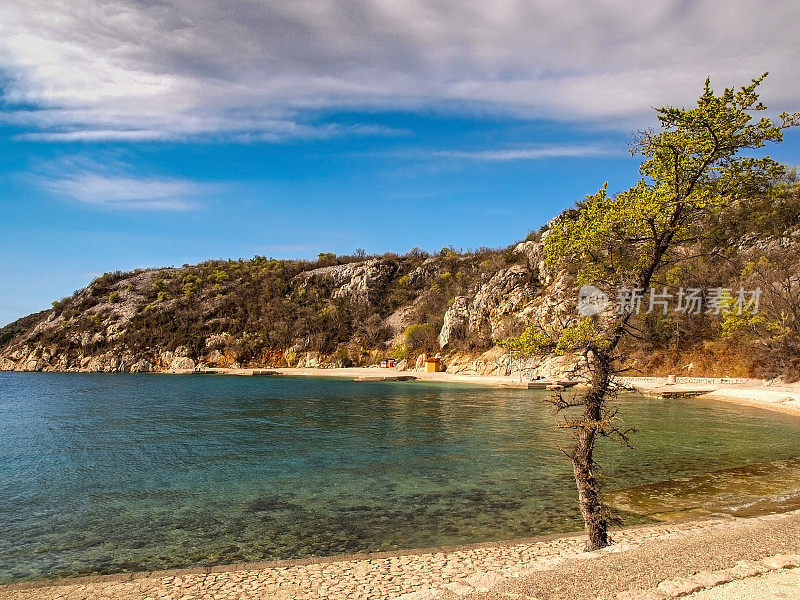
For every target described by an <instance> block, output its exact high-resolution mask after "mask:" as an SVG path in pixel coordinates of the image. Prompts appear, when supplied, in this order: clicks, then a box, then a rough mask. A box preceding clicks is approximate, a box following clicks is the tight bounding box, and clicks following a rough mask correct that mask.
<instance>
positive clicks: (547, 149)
mask: <svg viewBox="0 0 800 600" xmlns="http://www.w3.org/2000/svg"><path fill="white" fill-rule="evenodd" d="M433 154H434V155H435V156H439V157H442V158H457V159H467V160H477V161H486V162H506V161H512V160H545V159H548V158H582V157H593V156H596V157H601V156H609V155H611V154H616V152H614V151H612V150H608V149H606V148H603V147H602V146H598V145H596V144H588V145H574V146H567V145H541V146H534V147H526V148H506V149H500V150H476V151H456V150H452V151H451V150H445V151H441V152H435V153H433Z"/></svg>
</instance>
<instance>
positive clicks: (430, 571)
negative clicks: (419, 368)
mask: <svg viewBox="0 0 800 600" xmlns="http://www.w3.org/2000/svg"><path fill="white" fill-rule="evenodd" d="M781 521H785V522H786V523H785V524H787V525H788V524H789V523H790V522H791V524H792V526H796V527H797V528H798V530H800V511H796V512H793V513H785V514H779V515H768V516H764V517H756V518H751V519H735V518H722V517H720V518H712V519H706V520H702V521H693V522H686V523H679V524H669V525H663V524H662V525H653V526H646V527H639V528H635V529H627V530H621V531H618V532H616V534H615V535H614V540H615V543H614V544H613V545H612V546H610V547H609V548H606V549H604V550H602V551H598V552H584V551H583V544H584V539H583V536H581V535H569V536H563V537H557V538H550V539H540V540H527V541H517V542H509V543H493V544H483V545H476V546H468V547H460V548H452V549H441V550H433V551H424V550H422V551H414V552H408V553H396V554H386V555H371V556H363V557H350V558H346V559H323V560H319V561H314V562H308V561H305V562H295V563H291V564H287V563H272V564H270V563H265V564H263V565H243V566H239V567H216V568H211V569H194V570H185V571H172V572H161V573H136V574H126V575H116V576H107V577H93V578H87V579H83V580H73V581H69V580H66V581H60V582H56V583H45V584H42V583H32V584H17V585H12V586H5V587H0V598H3V600H84V599H85V600H89V599H91V600H95V599H112V598H113V599H114V600H240V599H241V600H245V599H247V600H251V599H275V600H284V599H285V600H288V599H293V600H294V599H298V600H299V599H308V600H312V599H330V600H357V599H358V600H360V599H365V600H366V599H369V600H388V599H402V600H433V599H438V598H441V599H445V600H446V599H448V598H506V597H507V598H542V597H544V596H541V592H539V593H537V595H528V594H526V593H525V592H524V589H525V583H526V581H527V580H535V578H536V576H537V574H546V573H548V572H551V571H554V570H558V569H568V570H570V571H575V570H576V569H581V568H582V567H583V566H584V565H585V566H587V567H588V565H589V564H590V563H592V562H593V561H598V560H602V559H604V558H607V557H610V556H614V555H620V556H622V555H624V554H626V553H630V552H632V551H634V550H639V551H641V550H643V549H644V550H647V548H648V546H651V545H655V544H659V543H660V544H663V543H666V542H669V541H672V542H674V541H676V540H677V541H681V542H682V541H683V540H687V541H689V540H691V539H692V538H695V537H698V536H709V535H710V536H713V535H715V533H717V534H723V533H724V534H726V535H731V532H733V533H734V534H735V533H736V531H737V530H741V532H742V534H747V535H752V534H753V533H754V532H756V533H757V529H758V528H759V527H763V526H773V527H774V526H783V525H782V523H781ZM769 550H770V549H769V548H767V547H765V548H764V553H765V556H764V557H763V559H762V560H761V562H753V561H751V562H749V563H742V562H741V561H739V564H731V565H730V567H729V568H728V569H723V570H720V569H717V570H716V571H704V572H702V573H701V574H700V576H699V578H698V577H697V576H695V577H694V578H692V577H688V578H687V577H678V578H671V579H670V578H665V579H664V580H663V581H660V582H659V583H658V585H656V586H654V587H653V589H640V590H632V591H630V590H629V591H625V590H620V591H619V593H618V594H615V596H616V597H617V598H619V600H645V599H647V598H674V597H681V596H684V595H686V594H690V593H693V592H697V591H698V590H702V589H705V588H708V587H713V586H714V585H720V584H722V583H725V582H727V581H733V580H735V579H742V578H744V577H750V576H753V575H756V574H761V573H766V572H769V571H773V570H776V569H781V568H784V567H791V566H800V554H794V555H790V554H779V555H774V554H769ZM797 551H798V552H800V547H798V548H797ZM770 561H771V562H770ZM514 584H516V585H514ZM515 587H516V588H517V589H518V590H520V591H512V590H513V588H515ZM551 591H552V590H551ZM546 597H554V598H555V597H561V596H558V595H548V596H546ZM564 597H565V598H568V597H570V596H564ZM587 597H595V596H587ZM598 597H599V596H598ZM611 597H614V596H611Z"/></svg>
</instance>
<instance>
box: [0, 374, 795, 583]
mask: <svg viewBox="0 0 800 600" xmlns="http://www.w3.org/2000/svg"><path fill="white" fill-rule="evenodd" d="M538 397H540V393H539V392H536V391H533V390H500V389H484V388H477V387H470V386H457V385H439V384H433V383H419V382H416V383H414V382H412V383H355V382H351V381H346V380H334V379H300V378H297V379H295V378H265V377H261V378H259V377H253V378H250V377H223V376H202V377H196V376H169V375H104V374H96V375H95V374H37V373H32V374H11V373H5V374H4V373H0V472H1V473H2V475H1V476H0V532H1V533H0V582H8V581H11V580H18V579H27V578H43V577H59V576H73V575H79V574H91V573H112V572H119V571H129V570H144V569H161V568H169V567H179V566H192V565H209V564H219V563H230V562H241V561H259V560H269V559H280V558H298V557H307V556H319V555H331V554H339V553H351V552H360V551H380V550H390V549H397V548H409V547H420V546H432V545H443V544H456V543H464V542H476V541H485V540H493V539H508V538H513V537H520V536H529V535H536V534H541V533H549V532H560V531H567V530H574V529H578V528H580V526H581V523H580V519H579V515H578V512H577V507H576V504H575V493H574V488H573V482H572V478H571V468H570V465H569V464H568V463H567V462H566V461H565V460H564V459H563V457H562V456H561V455H560V454H559V452H558V450H557V445H558V444H559V443H560V444H562V445H563V444H567V443H569V438H568V437H567V434H565V433H564V432H561V431H556V430H555V429H554V427H553V424H554V417H553V415H552V414H551V413H550V412H549V409H548V408H547V407H546V406H544V405H543V404H542V403H540V402H538V401H537V398H538ZM621 404H622V410H621V414H622V415H624V416H625V421H626V423H627V424H628V425H631V426H636V427H639V428H640V430H641V431H640V433H638V434H636V435H635V436H634V443H635V444H636V446H637V449H636V450H634V451H631V450H627V449H624V448H621V447H618V446H616V445H614V444H613V443H610V442H609V443H605V440H604V441H603V442H601V444H600V448H599V452H598V458H599V460H600V462H601V463H602V464H603V465H604V467H605V470H604V474H605V477H606V478H607V480H608V481H609V489H619V488H624V487H628V486H633V485H637V484H645V483H651V482H656V481H662V480H665V479H671V478H675V477H683V476H687V475H692V474H696V473H702V472H707V471H712V470H717V469H724V468H730V467H736V466H741V465H744V464H750V463H755V462H761V461H766V460H777V459H781V458H789V457H792V456H795V455H798V454H800V452H798V448H800V422H798V420H797V419H794V418H790V417H786V416H784V415H780V414H777V413H768V412H764V411H758V410H754V409H746V408H739V407H734V406H732V405H725V404H718V403H700V402H698V401H696V400H695V401H674V400H672V401H660V400H652V399H645V398H638V397H634V396H630V397H625V398H622V399H621ZM639 518H641V517H639ZM629 522H630V521H629Z"/></svg>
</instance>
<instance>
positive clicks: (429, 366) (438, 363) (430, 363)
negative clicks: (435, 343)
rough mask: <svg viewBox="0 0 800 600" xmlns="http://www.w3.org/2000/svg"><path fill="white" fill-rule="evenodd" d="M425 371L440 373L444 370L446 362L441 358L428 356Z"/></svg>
mask: <svg viewBox="0 0 800 600" xmlns="http://www.w3.org/2000/svg"><path fill="white" fill-rule="evenodd" d="M425 371H427V372H428V373H438V372H440V371H444V363H443V362H442V359H440V358H426V359H425Z"/></svg>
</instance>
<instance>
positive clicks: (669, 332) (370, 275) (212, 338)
mask: <svg viewBox="0 0 800 600" xmlns="http://www.w3.org/2000/svg"><path fill="white" fill-rule="evenodd" d="M799 190H800V188H798V185H797V184H796V183H794V182H791V183H788V184H787V183H785V182H784V183H781V184H780V185H777V186H776V188H775V189H773V190H771V191H770V192H769V193H767V194H765V195H763V196H760V197H758V198H753V199H751V200H748V201H747V202H743V203H739V204H737V205H736V207H734V208H733V209H731V210H729V211H727V212H725V213H719V214H710V215H708V217H707V220H706V222H705V224H704V227H703V228H702V234H701V235H699V236H698V239H697V242H696V246H695V247H693V248H687V249H686V250H687V254H694V255H699V256H700V258H696V259H693V260H691V261H686V262H684V263H680V264H676V265H674V266H673V267H672V268H671V269H670V271H669V273H667V274H665V280H664V284H665V285H669V286H671V287H675V288H677V287H678V284H679V285H680V287H681V288H692V287H695V288H698V289H703V290H708V289H710V288H713V287H723V288H729V289H731V290H737V289H739V288H743V287H746V288H748V289H750V288H755V287H756V286H758V287H760V288H761V289H762V290H763V294H762V296H761V299H760V300H761V312H760V313H759V315H754V316H753V317H752V318H738V319H734V318H732V317H731V316H726V315H724V314H714V313H713V312H710V313H709V312H706V311H703V312H702V313H700V314H696V315H688V314H676V313H673V312H670V313H669V314H662V312H661V311H655V312H652V313H650V314H645V313H643V314H642V315H641V316H640V317H639V319H638V327H639V330H640V335H639V336H637V339H633V340H632V341H631V342H629V346H628V347H627V348H626V352H627V353H628V356H629V357H630V366H631V367H633V368H634V369H637V370H638V372H641V373H644V374H665V373H669V372H677V373H679V374H692V375H719V376H725V375H730V376H757V377H776V376H782V377H786V378H789V379H796V378H797V374H798V373H797V371H798V367H797V363H798V360H797V358H796V357H797V355H798V354H800V353H798V352H797V349H798V347H800V345H798V343H797V339H798V331H800V300H799V299H798V297H800V289H799V288H798V286H799V285H800V241H798V237H797V232H798V226H800V191H799ZM565 214H566V215H567V216H568V215H569V211H568V212H567V213H565ZM545 236H546V232H545ZM543 258H544V248H543V243H542V241H541V236H540V235H539V234H532V235H531V236H529V239H527V240H526V241H524V242H521V243H518V244H514V245H511V246H509V247H508V248H507V249H504V250H492V249H480V250H478V251H475V252H464V253H462V252H457V251H455V250H454V249H452V248H445V249H443V250H442V251H441V252H439V253H437V254H435V255H429V254H427V253H425V252H421V251H417V250H414V251H412V252H410V253H408V254H406V255H403V256H397V255H393V254H387V255H382V256H364V255H363V254H362V255H360V256H341V257H337V256H334V255H332V254H322V255H320V257H319V260H317V261H314V262H308V261H288V260H274V259H269V258H265V257H255V258H254V259H252V260H247V261H244V260H239V261H208V262H205V263H201V264H198V265H193V266H190V265H184V266H183V267H179V268H159V269H147V270H136V271H133V272H129V273H121V272H117V273H106V274H105V275H103V276H102V277H99V278H97V279H96V280H94V281H93V282H91V283H90V284H89V285H88V286H87V287H86V288H84V289H82V290H79V291H77V292H76V293H75V294H74V295H72V296H70V297H68V298H64V299H62V300H60V301H58V302H54V303H53V308H52V309H50V310H46V311H43V312H40V313H36V314H33V315H30V316H27V317H24V318H23V319H20V320H18V321H16V322H14V323H12V324H10V325H7V326H6V327H4V328H2V329H0V370H26V371H122V372H150V371H161V370H179V369H192V368H194V367H196V366H201V365H202V366H211V367H213V366H226V367H231V366H233V367H237V366H238V367H261V366H350V365H366V364H373V363H374V362H375V361H376V360H379V359H380V358H384V357H390V356H391V357H395V358H398V359H407V361H408V362H407V363H406V364H407V365H408V366H409V367H414V365H415V363H416V361H417V359H418V357H419V355H420V354H422V353H426V352H427V353H441V354H442V355H443V356H444V357H445V358H446V362H447V364H448V370H449V371H453V372H477V373H485V374H504V373H507V372H508V371H509V362H510V361H509V355H508V352H507V351H506V350H503V349H501V348H499V347H497V345H496V343H497V342H498V341H499V340H502V339H504V338H507V337H508V336H514V335H519V334H520V333H521V332H522V331H523V330H524V329H525V327H526V324H527V323H529V322H535V323H537V324H538V326H539V328H540V329H541V330H542V331H548V328H550V329H552V328H553V327H555V326H556V325H557V324H558V323H559V322H560V321H562V320H564V319H568V318H570V317H571V316H574V315H575V307H576V297H577V290H576V289H575V286H574V285H572V284H571V278H570V277H571V275H570V273H569V272H561V273H548V272H547V270H546V268H545V266H544V260H543ZM573 363H574V359H573V358H572V357H570V356H558V355H557V353H555V352H552V353H549V355H547V356H538V357H533V358H531V359H530V360H529V361H528V364H527V367H528V368H529V369H531V372H532V373H541V374H553V373H558V372H562V371H563V370H564V369H566V368H569V367H570V366H571V365H572V364H573ZM518 364H520V363H518Z"/></svg>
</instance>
